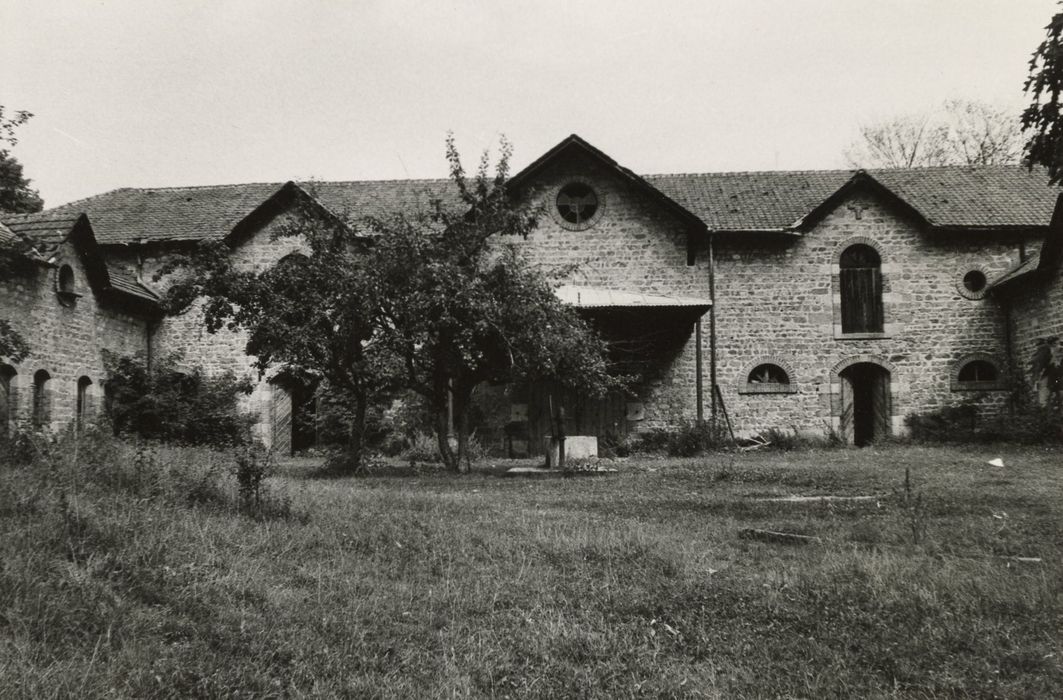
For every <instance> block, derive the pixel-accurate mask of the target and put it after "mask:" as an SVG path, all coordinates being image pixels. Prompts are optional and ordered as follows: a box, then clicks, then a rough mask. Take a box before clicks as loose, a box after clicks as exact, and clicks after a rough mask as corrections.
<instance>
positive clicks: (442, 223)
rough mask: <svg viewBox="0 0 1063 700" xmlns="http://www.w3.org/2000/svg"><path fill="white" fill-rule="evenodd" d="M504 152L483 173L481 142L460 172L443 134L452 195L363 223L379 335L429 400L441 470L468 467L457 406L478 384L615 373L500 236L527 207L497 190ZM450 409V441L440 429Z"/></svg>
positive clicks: (600, 377) (518, 223)
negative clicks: (368, 236)
mask: <svg viewBox="0 0 1063 700" xmlns="http://www.w3.org/2000/svg"><path fill="white" fill-rule="evenodd" d="M510 154H511V147H510V145H509V144H508V143H507V142H506V141H505V140H504V139H503V141H502V144H501V155H500V157H499V160H498V163H497V165H496V166H495V172H494V174H493V175H491V174H489V172H488V170H489V159H488V155H487V153H485V154H484V155H483V156H482V157H481V159H480V164H479V167H478V169H477V172H476V174H475V175H474V176H473V177H472V178H471V179H469V178H466V176H465V171H464V168H463V167H462V164H461V159H460V157H459V155H458V152H457V149H456V148H455V146H454V141H453V138H452V137H451V138H448V139H447V160H448V162H449V165H450V175H451V179H452V180H453V182H454V185H455V187H456V189H457V193H458V195H459V204H458V205H457V206H456V207H449V208H448V207H445V206H443V205H442V204H441V203H439V202H437V203H436V205H435V208H434V211H432V212H431V213H430V214H429V215H427V216H422V217H414V218H409V217H407V216H405V215H404V214H396V215H393V216H390V217H382V218H377V219H371V220H367V221H365V222H364V225H365V226H366V227H367V228H368V230H369V231H371V232H372V233H373V238H374V241H375V242H374V245H373V247H372V249H371V250H370V251H369V253H368V259H369V260H370V264H369V270H370V271H371V274H372V287H373V294H374V296H375V298H376V300H377V301H376V303H375V306H376V310H375V313H376V314H378V317H377V319H376V324H375V325H376V326H377V331H378V333H379V337H380V338H381V339H382V340H383V341H384V344H385V345H386V347H387V348H388V349H389V351H390V352H391V353H393V354H394V356H396V357H397V358H400V359H401V362H400V364H401V367H402V371H403V374H402V383H403V384H404V385H405V386H406V387H407V388H409V389H411V390H413V391H415V392H417V393H418V394H420V395H421V396H423V397H424V398H425V399H427V401H428V403H429V405H430V406H431V407H432V410H433V412H434V413H435V416H436V419H435V432H436V436H437V440H438V443H439V451H440V454H441V455H442V457H443V461H444V464H446V465H447V467H448V468H449V469H451V470H461V469H463V468H467V467H468V459H467V454H468V439H469V411H470V407H471V400H472V393H473V390H474V389H475V388H476V387H477V386H478V385H479V384H481V383H483V382H487V381H492V382H508V381H534V380H536V379H542V378H551V379H554V380H556V381H558V382H559V383H561V384H562V385H563V386H569V387H573V388H577V389H581V390H583V391H584V392H587V393H590V394H600V393H602V392H604V391H606V390H608V389H609V388H611V387H613V386H618V385H619V384H620V379H619V378H616V377H612V376H611V375H610V373H609V371H608V363H607V359H606V346H605V343H604V341H602V340H601V339H600V338H599V337H598V335H597V334H596V333H595V332H594V331H593V329H592V328H591V327H590V325H588V324H587V323H586V322H585V321H584V320H583V319H582V318H580V317H579V315H578V314H577V313H576V312H575V311H574V310H573V309H571V308H569V307H566V306H565V305H564V304H562V303H561V301H560V300H559V299H558V298H557V296H556V295H555V294H554V292H553V287H552V285H551V284H550V281H549V280H548V279H547V278H546V276H545V275H544V274H543V273H542V271H541V270H540V269H539V268H537V267H535V266H533V265H532V264H531V263H530V262H529V261H528V260H527V259H526V258H525V256H524V255H523V254H522V253H521V252H520V250H519V248H518V247H516V246H514V245H512V244H510V242H512V241H517V240H519V239H523V238H525V237H527V236H528V234H529V233H530V232H531V231H532V230H533V229H534V228H535V226H536V224H537V221H538V213H539V212H538V210H535V209H532V208H530V207H529V206H528V205H521V204H519V203H518V202H517V201H516V200H515V199H514V198H512V197H511V196H510V193H508V192H507V191H506V186H505V183H506V178H507V177H508V174H509V158H510ZM451 413H452V415H453V420H454V428H455V430H456V433H457V450H456V451H455V450H453V449H452V447H451V445H450V441H449V439H448V437H449V436H448V428H449V425H448V415H449V414H451Z"/></svg>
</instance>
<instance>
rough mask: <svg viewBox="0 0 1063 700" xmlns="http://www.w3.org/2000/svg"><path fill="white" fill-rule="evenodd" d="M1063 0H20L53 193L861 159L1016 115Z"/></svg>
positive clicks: (19, 59)
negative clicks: (945, 121) (900, 122)
mask: <svg viewBox="0 0 1063 700" xmlns="http://www.w3.org/2000/svg"><path fill="white" fill-rule="evenodd" d="M1056 9H1057V5H1056V3H1055V0H830V1H828V0H656V1H653V2H651V1H647V0H639V1H638V2H628V1H626V0H608V1H607V0H583V1H582V2H577V1H576V0H568V1H554V0H547V1H543V2H536V1H533V0H524V1H522V2H509V1H507V0H434V1H427V0H426V1H423V2H414V1H412V0H387V1H385V0H362V1H354V0H349V1H346V2H341V1H339V0H299V1H298V2H292V1H291V0H283V1H279V0H165V1H156V0H81V1H80V2H73V1H62V0H0V105H4V106H5V107H6V108H7V110H14V109H25V110H29V111H31V112H33V113H34V115H35V116H34V117H33V119H32V120H31V121H30V122H29V123H28V124H26V125H25V126H24V127H23V128H22V129H21V130H20V132H19V135H20V141H19V143H18V145H17V146H15V147H14V149H12V152H13V153H14V155H15V156H16V157H17V158H18V159H19V160H20V161H21V162H22V163H23V165H24V166H25V174H26V175H27V176H28V177H30V178H32V179H33V181H34V186H35V187H37V188H38V189H39V190H40V193H41V196H42V197H43V198H44V200H45V203H46V206H55V205H58V204H61V203H64V202H67V201H70V200H73V199H78V198H81V197H86V196H90V195H93V194H98V193H100V192H104V191H107V190H110V189H114V188H116V187H161V186H178V185H210V184H223V183H233V182H283V181H285V180H289V179H296V180H298V179H309V178H315V179H319V180H376V179H403V178H424V177H445V176H446V162H445V160H444V140H445V138H446V134H447V132H448V131H452V132H453V133H454V135H455V138H456V140H457V144H458V147H459V149H460V150H461V152H462V153H463V154H464V157H465V160H466V161H468V164H469V165H471V164H474V163H475V161H476V159H477V158H478V156H479V154H480V152H481V151H483V149H485V148H490V147H492V146H495V145H497V142H498V138H499V136H500V135H502V134H505V135H506V137H508V139H509V140H510V141H511V142H512V143H513V144H514V148H515V154H514V158H513V165H514V167H515V168H516V169H519V168H520V167H521V166H522V165H524V164H527V163H528V162H530V161H532V160H534V159H535V158H536V157H538V156H539V155H540V154H541V153H542V152H544V151H545V150H547V149H549V148H550V147H551V146H553V145H554V144H556V143H557V142H558V141H560V140H561V139H563V138H564V137H565V136H567V135H569V134H571V133H577V134H579V135H580V136H582V137H583V138H585V139H587V140H588V141H590V142H591V143H592V144H594V145H595V146H598V147H599V148H601V149H602V150H604V151H605V152H606V153H608V154H610V155H611V156H613V157H614V158H615V159H616V160H617V161H619V162H620V163H621V164H622V165H624V166H627V167H629V168H631V169H633V170H635V171H636V172H639V173H643V174H650V173H668V172H709V171H730V170H776V169H814V168H838V167H847V161H846V159H845V157H844V152H845V150H846V148H847V147H848V146H849V145H850V144H851V143H852V142H853V141H854V139H856V137H857V134H858V129H859V127H860V125H862V124H870V123H874V122H875V121H879V120H882V119H886V118H889V117H892V116H896V115H899V114H905V113H915V112H924V111H927V110H929V109H932V108H933V107H935V106H937V105H939V104H940V103H941V102H942V101H943V100H945V99H971V100H978V101H984V102H988V103H990V104H994V105H998V106H1000V107H1004V108H1007V109H1012V110H1014V111H1015V112H1016V113H1017V112H1018V111H1020V110H1021V109H1022V106H1023V104H1024V100H1023V92H1022V86H1023V81H1024V79H1025V77H1026V73H1027V62H1028V60H1029V57H1030V54H1031V53H1032V52H1033V50H1034V49H1035V48H1036V46H1037V44H1038V43H1039V42H1040V41H1041V40H1042V38H1043V36H1044V26H1045V25H1046V24H1047V23H1048V21H1049V19H1050V18H1051V16H1052V14H1053V13H1054V12H1055V11H1056Z"/></svg>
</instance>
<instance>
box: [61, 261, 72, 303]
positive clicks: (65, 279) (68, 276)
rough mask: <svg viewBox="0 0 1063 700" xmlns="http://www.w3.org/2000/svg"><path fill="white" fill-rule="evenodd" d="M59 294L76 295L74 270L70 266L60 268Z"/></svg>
mask: <svg viewBox="0 0 1063 700" xmlns="http://www.w3.org/2000/svg"><path fill="white" fill-rule="evenodd" d="M59 293H60V294H69V295H71V296H73V295H74V293H75V290H74V269H73V268H72V267H70V266H69V265H63V266H62V267H61V268H59Z"/></svg>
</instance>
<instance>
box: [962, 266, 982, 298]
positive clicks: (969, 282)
mask: <svg viewBox="0 0 1063 700" xmlns="http://www.w3.org/2000/svg"><path fill="white" fill-rule="evenodd" d="M956 291H957V292H959V293H960V296H961V297H963V298H964V299H971V300H972V301H977V300H978V299H982V298H984V297H985V295H986V294H988V293H989V275H988V274H987V273H986V270H985V268H983V267H981V266H978V267H969V268H967V269H966V270H964V269H961V270H960V271H959V274H958V275H957V276H956Z"/></svg>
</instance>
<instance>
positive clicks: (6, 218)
mask: <svg viewBox="0 0 1063 700" xmlns="http://www.w3.org/2000/svg"><path fill="white" fill-rule="evenodd" d="M0 216H2V217H3V222H4V224H6V225H7V227H8V229H10V230H11V232H13V233H14V234H16V235H18V236H23V237H24V238H26V239H28V240H31V241H33V242H35V243H45V244H48V245H55V244H57V243H62V242H63V240H64V239H65V238H66V237H67V236H68V235H69V234H70V230H71V229H73V228H74V224H76V223H77V220H78V218H79V217H80V216H81V214H80V212H76V211H59V210H56V209H53V210H51V211H45V212H38V213H36V214H2V215H0Z"/></svg>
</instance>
